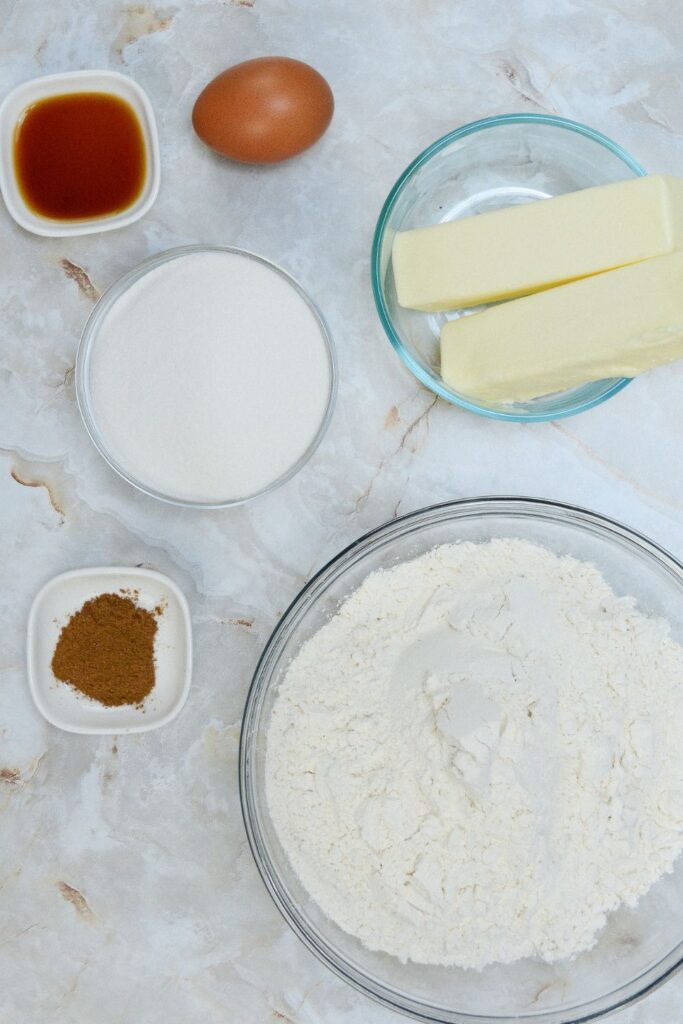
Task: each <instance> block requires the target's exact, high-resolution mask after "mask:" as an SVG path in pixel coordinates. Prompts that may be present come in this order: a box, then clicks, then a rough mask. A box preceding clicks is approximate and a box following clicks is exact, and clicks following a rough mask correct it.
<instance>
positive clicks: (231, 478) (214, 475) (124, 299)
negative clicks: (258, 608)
mask: <svg viewBox="0 0 683 1024" xmlns="http://www.w3.org/2000/svg"><path fill="white" fill-rule="evenodd" d="M330 386H331V368H330V360H329V356H328V351H327V348H326V345H325V340H324V337H323V333H322V330H321V327H320V325H319V323H318V320H317V318H316V317H315V315H314V313H313V311H312V310H311V308H310V307H309V306H308V304H307V303H306V301H305V300H304V298H303V297H302V296H301V295H300V294H299V293H298V292H297V291H296V289H295V288H294V287H292V285H291V284H290V283H289V282H288V281H287V280H286V279H285V278H284V277H282V276H281V275H280V274H278V273H277V272H276V271H275V270H272V269H271V268H270V267H268V266H267V265H265V264H263V263H260V262H258V261H256V260H253V259H250V258H249V257H246V256H242V255H240V254H238V253H231V252H220V251H208V252H195V253H188V254H185V255H182V256H179V257H177V258H175V259H173V260H171V261H169V262H168V263H165V264H163V265H161V266H159V267H157V268H155V269H154V270H151V271H149V272H148V273H147V274H145V275H144V276H143V277H141V278H140V279H139V280H138V281H137V282H135V284H133V285H132V286H131V287H130V288H129V289H128V291H127V292H126V293H125V294H123V295H122V296H121V297H120V298H119V299H118V300H116V302H115V303H114V305H113V306H112V308H111V309H110V310H109V312H108V313H107V315H106V317H105V319H104V321H103V323H102V325H101V327H100V332H99V335H98V337H97V341H96V344H95V345H94V347H93V352H92V357H91V368H90V391H91V399H92V410H93V416H94V419H95V422H96V424H97V426H98V428H99V430H100V432H101V434H102V437H103V440H104V443H105V445H106V447H107V448H108V449H109V452H110V454H111V455H112V456H113V458H114V459H115V460H116V461H117V462H118V463H119V465H120V466H121V468H122V469H123V470H124V471H125V472H126V473H128V474H130V475H131V476H132V477H134V478H135V479H137V480H138V481H139V482H140V483H141V484H143V485H144V486H146V487H148V488H150V489H152V490H155V491H158V492H160V493H162V494H164V495H166V496H170V497H176V498H179V499H182V500H190V501H199V502H220V501H224V500H226V501H227V500H232V499H239V498H242V497H246V496H249V495H251V494H253V493H255V492H258V491H260V490H262V489H264V488H265V487H267V486H268V485H269V484H270V483H272V482H274V481H275V480H277V479H278V478H279V477H281V476H282V475H283V474H285V473H286V472H287V471H288V470H289V469H291V468H292V467H293V466H294V465H295V464H296V463H297V462H298V460H299V459H300V458H301V456H302V455H303V454H304V453H305V452H306V450H307V448H308V447H309V445H310V444H311V442H312V441H313V439H314V438H315V436H316V434H317V432H318V430H319V428H320V425H321V422H322V420H323V418H324V415H325V411H326V408H327V404H328V400H329V394H330Z"/></svg>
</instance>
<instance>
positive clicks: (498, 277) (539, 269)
mask: <svg viewBox="0 0 683 1024" xmlns="http://www.w3.org/2000/svg"><path fill="white" fill-rule="evenodd" d="M676 249H683V181H682V180H681V179H679V178H671V177H668V176H663V175H654V174H653V175H648V176H646V177H643V178H634V179H632V180H630V181H620V182H616V183H614V184H612V185H601V186H599V187H597V188H587V189H583V190H581V191H578V192H568V193H567V194H566V195H561V196H556V197H554V198H552V199H542V200H538V201H536V202H533V203H525V204H524V205H522V206H511V207H508V208H507V209H504V210H496V211H494V212H492V213H484V214H480V215H479V216H476V217H466V218H463V219H462V220H454V221H450V222H448V223H446V224H436V225H434V226H432V227H428V228H417V229H415V230H412V231H403V232H399V233H398V234H397V235H396V238H395V239H394V245H393V253H392V262H393V268H394V278H395V282H396V292H397V295H398V301H399V303H400V304H401V305H402V306H408V307H411V308H413V309H422V310H426V311H434V310H443V309H458V308H462V307H465V306H474V305H479V304H480V303H484V302H497V301H499V300H500V299H510V298H514V297H516V296H519V295H527V294H529V293H531V292H536V291H540V290H541V289H544V288H550V287H552V286H553V285H557V284H563V283H565V282H567V281H573V280H576V279H577V278H580V277H587V276H588V275H590V274H596V273H599V272H601V271H605V270H611V269H613V268H614V267H621V266H625V265H627V264H629V263H637V262H638V261H639V260H644V259H649V258H650V257H652V256H663V255H665V254H666V253H670V252H674V251H675V250H676Z"/></svg>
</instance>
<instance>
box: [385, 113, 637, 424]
mask: <svg viewBox="0 0 683 1024" xmlns="http://www.w3.org/2000/svg"><path fill="white" fill-rule="evenodd" d="M507 124H540V125H547V126H549V127H552V128H564V129H566V130H567V131H571V132H575V133H576V134H577V135H583V136H584V137H585V138H588V139H591V140H592V141H593V142H597V143H599V144H600V145H601V146H603V147H604V148H605V149H607V150H609V151H610V152H611V153H613V154H614V155H615V156H616V157H618V158H619V159H620V160H621V161H622V162H623V163H624V164H625V165H626V166H627V167H628V168H629V169H630V170H632V171H633V172H634V174H635V176H636V177H643V176H644V175H646V174H647V173H648V172H647V170H646V169H645V168H644V167H643V166H642V164H640V163H639V162H638V161H637V160H636V159H635V157H633V156H631V154H630V153H629V152H628V151H627V150H625V149H624V148H623V147H622V146H620V145H619V144H618V143H616V142H614V141H613V140H612V139H610V138H608V137H607V135H604V134H603V133H602V132H600V131H598V130H597V129H596V128H590V127H589V126H588V125H585V124H582V123H581V122H580V121H572V120H570V119H569V118H566V117H560V116H559V115H557V114H533V113H529V114H497V115H495V116H493V117H483V118H480V119H479V120H477V121H470V122H469V123H468V124H464V125H462V126H461V127H459V128H455V129H454V130H453V131H450V132H448V133H447V134H446V135H442V136H441V138H439V139H437V140H436V141H435V142H432V143H431V145H429V146H427V148H426V149H424V150H422V152H421V153H419V154H418V155H417V156H416V157H415V159H414V160H412V161H411V163H409V164H408V166H407V167H406V169H405V170H404V171H403V173H402V174H401V175H400V176H399V178H398V179H397V180H396V182H395V183H394V185H393V186H392V188H391V190H390V191H389V194H388V196H387V198H386V199H385V201H384V204H383V206H382V209H381V211H380V214H379V217H378V219H377V224H376V226H375V232H374V235H373V239H372V249H371V255H370V276H371V283H372V293H373V296H374V300H375V307H376V309H377V314H378V316H379V319H380V323H381V324H382V327H383V328H384V332H385V334H386V335H387V337H388V339H389V341H390V343H391V345H392V346H393V348H394V349H395V350H396V352H397V353H398V355H399V356H400V357H401V359H402V360H403V362H404V363H405V365H406V366H407V367H408V369H409V370H410V372H411V373H412V374H413V375H414V376H415V377H417V379H418V381H419V382H420V383H421V384H423V385H424V386H425V387H426V388H429V390H430V391H432V392H433V393H434V394H435V395H437V396H438V397H439V398H443V399H445V400H446V401H447V402H449V403H450V404H451V405H456V406H459V407H460V408H462V409H467V410H468V411H469V412H474V413H477V414H478V415H479V416H486V417H488V418H489V419H494V420H503V421H508V422H512V423H547V422H550V421H552V420H559V419H565V418H566V417H567V416H576V415H577V414H578V413H580V412H586V411H587V410H588V409H593V408H594V407H595V406H597V405H600V404H601V403H602V402H605V401H607V399H608V398H611V397H612V396H613V395H616V394H617V393H618V392H619V391H621V390H623V388H625V387H626V385H627V384H630V383H631V380H632V378H631V377H619V378H617V379H616V380H615V381H614V384H612V385H611V387H609V388H607V389H606V390H605V391H603V392H602V393H601V394H599V395H596V396H594V397H590V398H587V399H585V400H583V401H578V402H576V403H575V404H573V405H571V406H568V407H567V408H565V409H561V410H559V411H557V412H539V413H533V412H529V413H520V412H505V411H503V410H496V409H490V408H488V407H486V406H484V405H480V404H479V403H478V402H475V401H473V400H471V399H468V398H465V397H464V396H458V395H456V394H455V393H454V392H452V391H451V390H450V388H447V387H446V386H445V385H444V384H443V382H442V381H441V380H436V379H435V378H432V377H431V376H430V375H429V374H428V373H426V372H425V370H424V369H423V368H422V367H421V366H420V364H419V363H418V362H417V360H416V359H415V358H414V356H413V355H412V353H411V352H410V351H409V350H408V349H407V348H406V346H405V345H404V343H403V341H402V340H401V337H400V335H399V333H398V331H397V330H396V329H395V328H394V324H393V321H392V319H391V315H390V313H389V310H388V308H387V304H386V302H385V300H384V289H383V287H382V275H381V269H380V250H381V246H382V240H383V237H384V231H385V228H386V224H387V221H388V219H389V216H390V215H391V213H392V211H393V209H394V206H395V205H396V202H397V200H398V198H399V196H400V194H401V192H402V191H403V188H404V186H405V185H406V183H407V182H408V181H409V179H410V178H411V177H412V176H413V174H414V173H415V172H416V171H418V170H419V169H420V168H421V167H422V166H423V165H424V164H426V163H428V161H429V160H431V158H432V157H433V156H435V155H436V154H437V153H440V152H441V150H443V149H445V148H446V147H447V146H449V145H450V144H451V143H452V142H455V141H456V140H457V139H461V138H465V137H466V136H467V135H473V134H475V133H476V132H479V131H482V130H485V129H488V128H496V127H498V126H500V125H507Z"/></svg>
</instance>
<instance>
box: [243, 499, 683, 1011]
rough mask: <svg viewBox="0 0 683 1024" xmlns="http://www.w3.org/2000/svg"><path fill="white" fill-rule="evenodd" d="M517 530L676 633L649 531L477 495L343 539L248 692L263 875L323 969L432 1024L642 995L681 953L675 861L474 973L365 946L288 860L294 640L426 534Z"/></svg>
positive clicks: (613, 1004)
mask: <svg viewBox="0 0 683 1024" xmlns="http://www.w3.org/2000/svg"><path fill="white" fill-rule="evenodd" d="M499 537H518V538H523V539H526V540H529V541H532V542H535V543H537V544H541V545H543V546H545V547H546V548H549V549H550V550H552V551H554V552H556V553H557V554H562V555H564V554H569V555H573V556H574V557H576V558H579V559H582V560H584V561H588V562H592V563H593V564H594V565H596V566H597V567H598V568H599V570H600V571H601V572H602V573H603V575H604V576H605V578H606V579H607V581H608V582H609V584H610V586H611V587H612V588H613V589H614V591H615V592H616V593H617V594H620V595H633V596H634V597H635V598H636V599H637V601H638V605H639V607H640V609H641V610H642V611H644V612H646V613H649V614H652V615H660V616H664V617H666V618H667V619H668V620H669V621H670V623H671V626H672V635H673V636H674V638H675V639H676V640H677V641H678V642H679V643H681V642H683V566H681V564H680V563H679V562H677V561H676V560H675V559H674V558H673V557H672V556H671V555H670V554H668V553H667V552H666V551H664V550H662V549H661V548H660V547H658V546H657V545H656V544H654V543H653V542H652V541H650V540H648V539H647V538H645V537H643V536H641V535H640V534H637V533H635V532H634V531H633V530H629V529H627V528H626V527H625V526H621V525H620V524H619V523H616V522H613V521H612V520H610V519H607V518H605V517H604V516H599V515H596V514H594V513H592V512H587V511H585V510H583V509H579V508H574V507H571V506H569V505H561V504H558V503H555V502H550V501H540V500H534V499H530V498H474V499H469V500H465V501H455V502H450V503H447V504H443V505H435V506H433V507H431V508H427V509H423V510H421V511H418V512H413V513H412V514H410V515H407V516H403V517H402V518H400V519H396V520H394V521H392V522H390V523H387V524H386V525H384V526H381V527H380V528H379V529H377V530H374V531H372V532H371V533H369V534H366V536H364V537H362V538H361V539H360V540H358V541H356V542H355V543H354V544H351V545H350V546H349V547H348V548H346V549H345V550H344V551H342V552H341V553H340V554H339V555H337V557H336V558H334V559H333V560H332V561H331V562H329V563H328V564H327V565H326V566H325V567H324V568H323V569H321V570H320V572H319V573H318V574H317V575H316V576H314V577H313V579H312V580H311V581H310V582H309V583H307V584H306V586H305V587H304V588H303V590H302V591H301V592H300V594H299V595H298V596H297V597H296V598H295V600H294V601H293V603H292V604H291V605H290V607H289V609H288V610H287V611H286V612H285V614H284V615H283V617H282V619H281V620H280V622H279V623H278V625H277V627H276V629H275V631H274V633H273V635H272V636H271V638H270V640H269V641H268V644H267V645H266V648H265V650H264V652H263V655H262V657H261V660H260V662H259V664H258V667H257V669H256V672H255V675H254V679H253V682H252V685H251V689H250V691H249V696H248V698H247V703H246V708H245V713H244V720H243V725H242V736H241V744H240V793H241V799H242V809H243V814H244V821H245V825H246V830H247V835H248V837H249V842H250V844H251V849H252V852H253V854H254V858H255V860H256V864H257V866H258V869H259V871H260V873H261V876H262V878H263V880H264V882H265V884H266V886H267V888H268V890H269V892H270V894H271V896H272V898H273V900H274V901H275V903H276V904H277V906H278V908H279V910H280V911H281V913H282V914H283V916H284V917H285V919H286V921H287V922H288V923H289V925H290V926H291V927H292V928H293V930H294V931H295V932H296V934H297V935H298V936H299V937H300V938H301V939H302V940H303V942H304V943H305V944H306V945H307V946H308V947H309V949H311V950H312V951H313V952H314V953H315V954H316V955H317V956H318V957H319V958H320V959H321V960H322V961H323V963H325V964H327V966H328V967H329V968H331V970H333V971H335V972H336V973H337V974H338V975H339V976H340V977H342V978H344V979H345V980H346V981H347V982H349V984H351V985H353V986H355V987H356V988H358V989H360V990H361V991H363V992H364V993H365V994H367V995H369V996H372V997H373V998H374V999H376V1000H378V1001H379V1002H381V1003H383V1004H385V1005H386V1006H388V1007H391V1008H392V1009H394V1010H399V1011H401V1012H403V1013H406V1014H408V1015H409V1016H412V1017H414V1018H415V1019H417V1020H421V1021H430V1022H435V1021H436V1022H441V1024H501V1022H509V1024H512V1022H514V1024H577V1022H579V1021H588V1020H592V1019H595V1018H597V1017H601V1016H603V1015H604V1014H607V1013H610V1012H611V1011H613V1010H615V1009H616V1008H618V1007H621V1006H625V1005H626V1004H628V1003H630V1002H632V1001H633V1000H635V999H638V998H640V997H642V996H643V995H645V994H646V993H647V992H649V991H650V990H651V989H652V988H654V987H655V986H656V985H658V984H660V983H661V982H662V981H664V980H665V979H666V978H668V977H669V976H670V975H671V974H672V973H673V972H674V971H676V970H677V969H678V968H679V967H680V966H681V963H682V962H683V858H679V861H678V862H677V866H676V869H675V871H674V872H673V874H671V875H667V876H666V877H665V878H663V879H662V880H660V881H659V882H658V883H657V884H656V885H655V886H654V887H653V888H652V889H651V890H650V891H649V892H648V893H647V894H646V895H645V896H644V897H643V898H642V899H641V900H640V902H639V903H638V905H637V907H636V908H635V909H628V908H622V909H620V910H618V911H617V912H615V913H614V914H612V915H611V916H610V917H609V919H608V922H607V925H606V926H605V928H604V929H603V930H602V932H601V933H600V935H599V940H598V942H597V944H596V945H595V946H594V948H593V949H591V950H590V951H588V952H586V953H582V954H581V955H579V956H577V957H576V958H574V959H573V960H564V961H559V962H557V963H554V964H548V963H545V962H543V961H540V960H535V959H531V958H527V959H525V960H520V961H517V962H516V963H512V964H494V965H491V966H489V967H486V968H485V969H484V970H482V971H473V970H463V969H461V968H457V967H434V966H424V965H419V964H414V963H407V964H402V963H400V962H399V961H398V960H397V959H395V958H393V957H391V956H389V955H386V954H383V953H377V952H373V951H371V950H368V949H366V948H365V947H364V946H363V945H361V943H360V942H359V941H358V940H357V939H356V938H354V937H353V936H351V935H347V934H346V933H345V932H343V931H342V930H341V929H340V928H339V927H338V926H337V925H335V924H334V923H333V922H332V921H330V920H329V919H328V918H327V917H325V916H324V914H323V913H322V911H321V910H320V909H319V908H318V907H317V905H316V904H315V903H314V902H313V900H312V899H311V898H310V897H309V896H308V894H307V892H306V890H305V889H304V888H303V886H302V885H301V883H300V881H299V880H298V878H297V876H296V874H295V873H294V871H293V870H292V868H291V866H290V864H289V861H288V859H287V856H286V854H285V853H284V851H283V849H282V847H281V845H280V842H279V840H278V837H277V835H276V833H275V830H274V827H273V824H272V821H271V817H270V813H269V809H268V805H267V800H266V796H265V753H266V735H267V730H268V724H269V719H270V712H271V708H272V706H273V701H274V699H275V697H276V695H277V691H278V687H279V685H280V683H281V682H282V679H283V677H284V674H285V672H286V671H287V667H288V665H289V663H290V661H291V659H292V658H293V657H294V656H295V655H296V653H297V651H298V650H299V648H300V646H301V644H303V643H304V642H305V641H306V640H307V639H308V638H309V637H311V636H312V635H313V634H314V633H315V632H316V631H317V630H318V629H319V628H320V627H321V626H322V625H323V624H324V623H325V622H326V621H327V620H328V619H329V617H330V616H331V615H332V614H334V612H335V611H336V609H337V608H338V607H339V605H340V603H341V602H342V601H343V600H344V599H345V598H346V597H348V596H349V594H350V593H352V592H353V591H354V590H355V589H356V588H357V587H358V586H359V585H360V583H361V582H362V581H363V579H364V578H365V577H366V576H367V575H368V573H371V572H373V571H374V570H375V569H378V568H380V567H385V568H386V567H389V566H391V565H394V564H396V563H398V562H402V561H405V560H406V559H410V558H414V557H416V556H418V555H420V554H422V553H424V552H425V551H427V550H429V549H430V548H433V547H434V546H435V545H438V544H443V543H452V542H457V541H475V542H482V541H488V540H490V539H492V538H499Z"/></svg>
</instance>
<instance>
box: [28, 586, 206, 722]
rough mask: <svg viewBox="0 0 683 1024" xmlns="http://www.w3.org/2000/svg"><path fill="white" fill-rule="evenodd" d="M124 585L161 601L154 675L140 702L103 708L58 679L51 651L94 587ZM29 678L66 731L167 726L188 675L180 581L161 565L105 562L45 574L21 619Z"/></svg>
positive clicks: (150, 605) (143, 603)
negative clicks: (148, 566)
mask: <svg viewBox="0 0 683 1024" xmlns="http://www.w3.org/2000/svg"><path fill="white" fill-rule="evenodd" d="M120 590H130V591H134V592H136V594H137V597H136V600H137V603H138V604H139V605H140V607H142V608H146V609H148V610H149V611H152V610H154V609H155V608H157V607H159V606H161V607H162V608H163V609H164V610H163V614H161V615H160V616H159V618H158V629H157V635H156V638H155V641H154V655H155V666H156V681H155V684H154V688H153V689H152V691H151V693H150V694H149V696H148V697H147V698H146V699H145V701H144V703H143V705H142V707H137V706H136V705H132V704H125V705H120V706H118V707H107V706H105V705H103V704H100V703H99V702H98V701H94V700H91V699H90V698H89V697H86V696H85V695H84V694H81V693H79V692H78V691H77V690H75V689H74V688H73V687H72V686H69V685H68V684H67V683H62V682H60V681H59V680H57V679H56V678H55V676H54V675H53V673H52V669H51V663H52V657H53V654H54V651H55V647H56V645H57V640H58V639H59V634H60V632H61V630H62V628H63V627H64V626H65V625H66V623H67V622H68V620H69V618H70V617H71V616H72V615H73V614H74V612H77V611H78V610H79V609H80V608H81V607H82V606H83V605H84V604H85V602H86V601H89V600H90V599H91V598H94V597H97V596H98V595H99V594H110V593H116V592H118V591H120ZM27 671H28V684H29V689H30V691H31V695H32V697H33V700H34V702H35V704H36V707H37V708H38V710H39V711H40V713H41V714H42V715H43V717H44V718H46V719H47V721H48V722H50V723H51V724H52V725H56V726H57V728H59V729H64V730H66V731H67V732H78V733H101V734H107V733H108V734H121V733H132V732H147V731H148V730H149V729H157V728H158V727H159V726H161V725H166V724H167V723H168V722H170V721H171V720H172V719H173V718H175V716H176V715H177V714H178V712H179V711H180V709H181V708H182V706H183V704H184V703H185V701H186V700H187V695H188V693H189V690H190V683H191V679H192V624H191V620H190V610H189V607H188V604H187V601H186V599H185V597H184V595H183V593H182V591H181V590H180V588H179V587H178V586H177V585H176V584H175V583H174V582H173V580H171V579H169V577H168V576H164V575H163V574H162V573H160V572H154V571H153V570H151V569H135V568H126V567H116V566H106V567H104V568H94V569H76V570H74V571H72V572H66V573H63V574H62V575H60V576H55V577H54V578H53V579H51V580H50V581H49V582H48V583H46V584H45V586H44V587H43V588H42V590H40V591H39V593H38V594H37V596H36V598H35V600H34V602H33V605H32V607H31V611H30V614H29V619H28V636H27Z"/></svg>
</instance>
